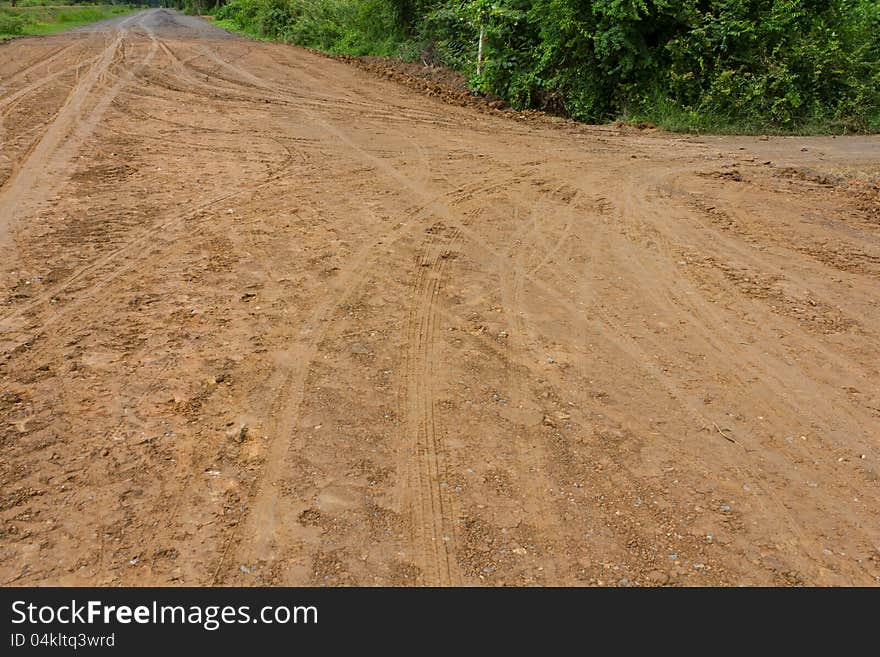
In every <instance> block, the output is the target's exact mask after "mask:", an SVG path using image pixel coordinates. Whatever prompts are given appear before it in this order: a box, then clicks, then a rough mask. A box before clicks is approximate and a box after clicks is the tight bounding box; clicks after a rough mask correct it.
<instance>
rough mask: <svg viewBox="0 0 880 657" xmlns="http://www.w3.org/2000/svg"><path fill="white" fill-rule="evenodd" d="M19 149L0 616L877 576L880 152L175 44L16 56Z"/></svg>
mask: <svg viewBox="0 0 880 657" xmlns="http://www.w3.org/2000/svg"><path fill="white" fill-rule="evenodd" d="M0 117H2V126H0V143H2V149H0V181H2V188H0V244H2V246H0V270H2V271H0V287H2V289H0V485H2V497H0V520H2V524H0V583H2V584H8V585H10V584H11V585H26V584H99V585H109V584H113V585H115V584H135V585H147V584H159V585H166V584H192V585H200V584H236V585H249V584H294V585H296V584H327V585H375V584H393V585H407V584H416V585H462V584H463V585H479V584H489V585H498V584H506V585H576V584H604V585H626V584H629V585H659V584H696V585H699V584H783V585H784V584H863V585H865V584H866V585H870V584H877V583H878V582H880V487H878V474H880V470H878V460H880V443H878V439H880V386H878V382H880V371H878V368H880V202H878V198H880V197H878V188H877V187H876V182H875V181H876V180H877V179H878V178H880V141H878V139H877V138H876V137H867V138H866V137H856V138H838V139H832V138H813V139H800V138H789V139H770V140H766V139H765V140H761V139H758V138H709V137H705V138H696V137H687V136H676V135H673V136H670V135H662V134H659V133H652V132H648V131H638V130H635V129H622V128H621V129H615V128H613V127H611V126H608V127H585V126H575V125H573V124H568V123H563V122H560V123H558V124H554V123H552V122H551V121H549V120H537V119H535V120H532V119H529V118H528V117H519V118H517V117H516V116H512V115H510V114H502V113H501V112H492V111H477V110H476V109H473V108H467V107H460V106H453V105H450V104H447V103H444V102H442V101H441V100H439V99H437V98H431V97H429V96H427V95H424V94H419V93H416V92H415V91H412V90H411V89H409V88H408V87H405V86H401V85H400V84H398V83H397V82H395V81H392V80H387V79H384V78H382V77H380V76H376V75H374V74H372V73H370V72H368V71H364V70H361V69H359V68H355V67H353V66H351V65H349V64H346V63H343V62H338V61H334V60H331V59H327V58H324V57H321V56H318V55H313V54H310V53H308V52H306V51H304V50H301V49H298V48H295V47H291V46H286V45H280V44H272V43H255V42H251V41H248V40H244V39H239V38H237V37H233V36H231V35H229V34H227V33H225V32H223V31H221V30H218V29H216V28H213V27H211V26H210V25H209V24H208V23H206V22H203V21H200V20H198V19H195V18H187V17H184V16H182V15H181V14H178V13H171V12H168V11H164V10H151V11H146V12H143V13H139V14H135V15H131V16H128V17H124V18H121V19H115V20H112V21H108V22H105V23H101V24H97V25H95V26H92V27H91V28H87V29H84V30H79V31H75V32H69V33H66V34H62V35H57V36H53V37H47V38H27V39H19V40H15V41H12V42H9V43H6V44H4V45H2V46H0ZM802 149H806V150H802Z"/></svg>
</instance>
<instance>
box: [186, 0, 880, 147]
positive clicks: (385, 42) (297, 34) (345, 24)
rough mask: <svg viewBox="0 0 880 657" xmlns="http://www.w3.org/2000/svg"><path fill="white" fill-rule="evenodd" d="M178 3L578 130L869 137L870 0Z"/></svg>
mask: <svg viewBox="0 0 880 657" xmlns="http://www.w3.org/2000/svg"><path fill="white" fill-rule="evenodd" d="M187 1H188V2H189V3H190V4H188V5H187V7H188V8H189V9H190V10H191V11H195V13H212V14H215V16H216V19H217V24H218V25H220V26H222V27H226V28H228V29H231V30H234V31H238V32H242V33H245V34H248V35H250V36H253V37H258V38H269V39H278V40H284V41H290V42H293V43H297V44H300V45H304V46H308V47H312V48H316V49H319V50H323V51H326V52H330V53H342V54H351V55H379V56H389V57H399V58H402V59H404V60H407V61H422V62H424V63H425V64H427V65H442V66H446V67H449V68H452V69H454V70H456V71H460V72H462V73H464V74H465V75H466V76H467V77H468V79H469V81H470V85H471V88H472V89H473V91H474V92H477V93H491V94H495V95H497V96H499V97H501V98H503V99H505V100H506V101H508V102H509V103H510V104H511V105H513V106H514V107H516V108H536V109H542V110H545V111H549V112H552V113H556V114H560V115H565V116H569V117H572V118H575V119H577V120H581V121H587V122H603V121H608V120H616V119H617V120H624V121H639V122H652V123H654V124H657V125H659V126H660V127H663V128H666V129H670V130H680V131H701V132H719V133H755V132H762V133H846V132H867V131H877V130H880V2H878V0H700V1H698V2H694V1H692V0H231V1H230V2H228V3H227V4H222V5H211V0H195V2H196V3H197V4H192V2H193V0H187ZM221 1H222V0H221Z"/></svg>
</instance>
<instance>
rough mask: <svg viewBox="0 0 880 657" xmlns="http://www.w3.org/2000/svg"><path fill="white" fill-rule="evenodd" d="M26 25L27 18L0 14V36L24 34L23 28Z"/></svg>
mask: <svg viewBox="0 0 880 657" xmlns="http://www.w3.org/2000/svg"><path fill="white" fill-rule="evenodd" d="M27 24H28V20H27V18H25V17H24V16H16V15H14V14H6V13H2V14H0V34H8V35H19V34H23V33H24V28H25V26H26V25H27Z"/></svg>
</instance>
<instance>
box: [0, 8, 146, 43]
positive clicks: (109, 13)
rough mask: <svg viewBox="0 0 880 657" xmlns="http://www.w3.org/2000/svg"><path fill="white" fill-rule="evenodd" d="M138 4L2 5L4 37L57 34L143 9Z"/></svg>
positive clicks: (0, 26) (0, 34) (1, 35)
mask: <svg viewBox="0 0 880 657" xmlns="http://www.w3.org/2000/svg"><path fill="white" fill-rule="evenodd" d="M140 9H141V7H138V6H135V5H86V6H82V5H76V6H59V5H54V6H45V5H43V6H24V7H9V6H2V7H0V38H9V37H17V36H39V35H44V34H54V33H55V32H62V31H63V30H69V29H71V28H74V27H80V26H82V25H88V24H89V23H96V22H97V21H102V20H105V19H107V18H114V17H116V16H122V15H124V14H130V13H132V12H134V11H139V10H140Z"/></svg>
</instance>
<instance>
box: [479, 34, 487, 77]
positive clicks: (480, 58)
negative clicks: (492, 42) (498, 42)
mask: <svg viewBox="0 0 880 657" xmlns="http://www.w3.org/2000/svg"><path fill="white" fill-rule="evenodd" d="M485 43H486V29H485V28H484V27H483V26H482V25H480V43H479V44H478V45H477V75H479V74H480V72H481V71H482V70H483V44H485Z"/></svg>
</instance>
